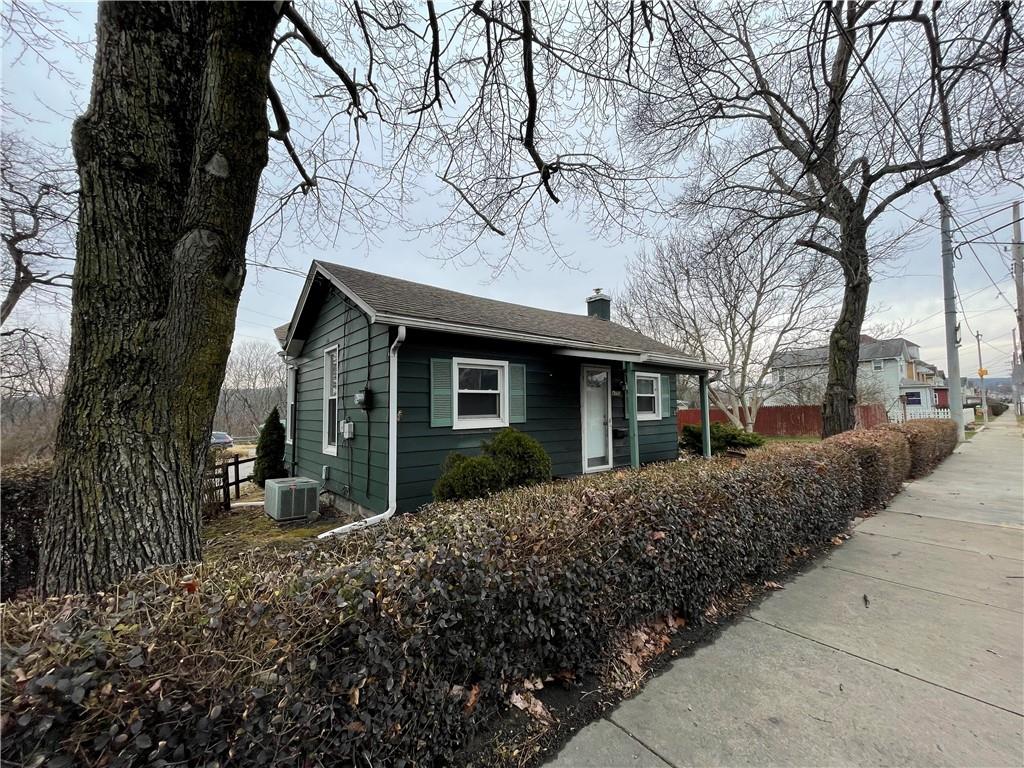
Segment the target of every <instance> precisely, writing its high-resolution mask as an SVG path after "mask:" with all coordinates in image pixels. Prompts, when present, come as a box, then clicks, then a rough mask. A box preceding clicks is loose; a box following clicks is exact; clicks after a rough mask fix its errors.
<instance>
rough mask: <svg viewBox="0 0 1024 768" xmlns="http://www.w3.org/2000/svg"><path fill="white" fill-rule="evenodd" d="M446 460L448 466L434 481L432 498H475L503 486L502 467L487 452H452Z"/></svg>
mask: <svg viewBox="0 0 1024 768" xmlns="http://www.w3.org/2000/svg"><path fill="white" fill-rule="evenodd" d="M455 456H457V457H458V458H453V457H455ZM445 463H446V464H447V465H448V469H447V470H446V471H444V472H442V473H441V476H440V477H438V478H437V482H436V483H434V500H435V501H453V500H455V499H475V498H477V497H478V496H487V495H488V494H491V493H494V492H495V491H500V490H501V489H502V488H504V487H505V479H504V474H503V472H502V468H501V466H500V465H499V464H498V462H496V461H495V460H494V459H492V458H491V457H490V456H463V455H462V454H451V455H449V457H448V458H447V459H445Z"/></svg>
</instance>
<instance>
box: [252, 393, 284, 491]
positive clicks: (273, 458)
mask: <svg viewBox="0 0 1024 768" xmlns="http://www.w3.org/2000/svg"><path fill="white" fill-rule="evenodd" d="M284 438H285V434H284V424H282V423H281V414H279V413H278V412H277V406H276V405H275V406H274V407H273V408H271V409H270V414H269V415H268V416H267V420H266V421H265V422H263V429H261V430H260V437H259V440H257V441H256V461H255V462H254V463H253V465H252V481H253V482H254V483H256V485H258V486H259V487H260V488H262V487H263V486H264V484H265V483H266V482H267V480H273V479H274V478H277V477H288V470H287V469H285V466H284Z"/></svg>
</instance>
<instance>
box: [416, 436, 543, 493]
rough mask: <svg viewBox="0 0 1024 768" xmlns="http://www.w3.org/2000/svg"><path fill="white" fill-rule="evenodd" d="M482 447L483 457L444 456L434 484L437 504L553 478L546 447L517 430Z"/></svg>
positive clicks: (456, 454) (497, 437)
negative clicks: (439, 472)
mask: <svg viewBox="0 0 1024 768" xmlns="http://www.w3.org/2000/svg"><path fill="white" fill-rule="evenodd" d="M481 448H482V450H483V455H482V456H466V455H464V454H461V453H449V454H448V455H447V456H446V457H445V459H444V461H443V462H442V463H441V475H440V477H438V479H437V483H435V484H434V500H435V501H451V500H454V499H474V498H477V497H479V496H485V495H487V494H488V493H494V492H495V491H499V490H502V489H504V488H516V487H519V486H523V485H536V484H537V483H543V482H546V481H548V480H550V479H551V457H550V456H548V453H547V451H545V450H544V446H542V445H541V444H540V443H539V442H537V441H536V440H535V439H534V438H532V437H530V436H529V435H527V434H525V433H523V432H520V431H519V430H517V429H513V428H512V427H507V428H505V429H503V430H501V431H500V432H499V433H498V434H497V435H495V436H494V438H493V439H492V440H488V441H485V442H484V444H483V445H482V446H481ZM477 459H487V461H476V460H477ZM495 473H497V474H495Z"/></svg>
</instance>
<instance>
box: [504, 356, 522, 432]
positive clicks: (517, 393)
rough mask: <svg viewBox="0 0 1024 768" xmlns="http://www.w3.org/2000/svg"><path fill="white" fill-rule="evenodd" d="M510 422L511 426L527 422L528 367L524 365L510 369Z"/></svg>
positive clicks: (514, 365) (518, 364) (513, 365)
mask: <svg viewBox="0 0 1024 768" xmlns="http://www.w3.org/2000/svg"><path fill="white" fill-rule="evenodd" d="M508 420H509V423H510V424H522V423H523V422H524V421H526V366H525V365H523V364H522V363H513V364H511V365H510V366H509V367H508Z"/></svg>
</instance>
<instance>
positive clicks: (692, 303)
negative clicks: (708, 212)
mask: <svg viewBox="0 0 1024 768" xmlns="http://www.w3.org/2000/svg"><path fill="white" fill-rule="evenodd" d="M834 273H835V270H834V269H833V267H832V265H831V262H830V261H829V260H828V259H827V258H826V257H825V256H823V255H822V254H820V253H817V252H816V251H808V250H805V249H803V248H800V247H798V246H794V245H793V244H792V233H791V232H790V231H787V230H785V229H783V228H779V227H776V228H774V229H772V230H768V231H767V232H762V231H761V230H760V229H758V228H756V227H751V226H749V225H748V226H746V227H744V226H743V225H742V224H741V223H735V222H733V221H725V222H722V223H719V224H717V225H714V226H705V227H703V228H702V227H700V226H699V225H698V224H697V222H689V223H687V224H686V225H682V226H680V227H679V228H678V230H677V233H676V234H675V235H673V236H671V237H669V238H668V239H666V240H663V241H661V242H658V243H656V244H655V246H654V247H653V249H652V250H651V251H642V252H641V253H640V254H639V255H637V256H636V257H635V258H634V259H633V260H632V261H631V262H630V264H629V266H628V274H629V277H628V280H627V283H626V287H625V290H624V293H623V295H622V297H621V298H620V299H619V301H618V307H619V309H618V311H619V313H620V315H621V316H622V318H623V319H624V320H625V322H626V323H627V324H628V325H631V326H632V327H634V328H636V329H637V330H639V331H641V332H644V333H648V334H650V335H652V336H654V337H655V338H658V339H660V340H661V341H663V342H665V343H668V344H672V345H673V346H677V347H680V348H682V349H686V350H688V351H690V352H692V353H694V354H695V355H696V356H698V357H699V358H700V359H702V360H706V361H718V362H722V363H725V364H726V371H725V372H724V375H723V377H722V378H721V380H719V381H718V382H716V383H715V386H714V387H712V388H711V390H710V397H711V400H712V402H713V403H714V405H716V406H717V407H718V408H719V409H720V410H722V411H723V412H724V413H726V414H727V415H728V416H729V420H730V421H731V422H732V423H733V424H735V425H736V426H737V427H740V428H745V429H747V430H748V431H753V429H754V424H755V422H756V420H757V412H758V409H759V408H760V407H761V404H762V403H763V402H764V401H765V400H766V399H767V398H768V397H770V396H771V394H772V393H773V392H774V390H775V385H774V382H773V379H772V376H771V363H772V360H774V359H776V358H777V357H778V356H779V355H780V354H783V353H785V352H787V351H788V350H790V349H793V348H796V347H801V346H806V345H808V344H810V343H813V342H816V341H821V340H822V339H823V337H824V330H823V329H825V328H826V327H827V326H828V324H829V323H830V322H831V319H832V318H833V317H834V316H835V312H836V309H837V306H838V301H839V298H838V295H837V291H836V290H835V288H834V286H835V284H836V277H837V276H836V275H835V274H834Z"/></svg>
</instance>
